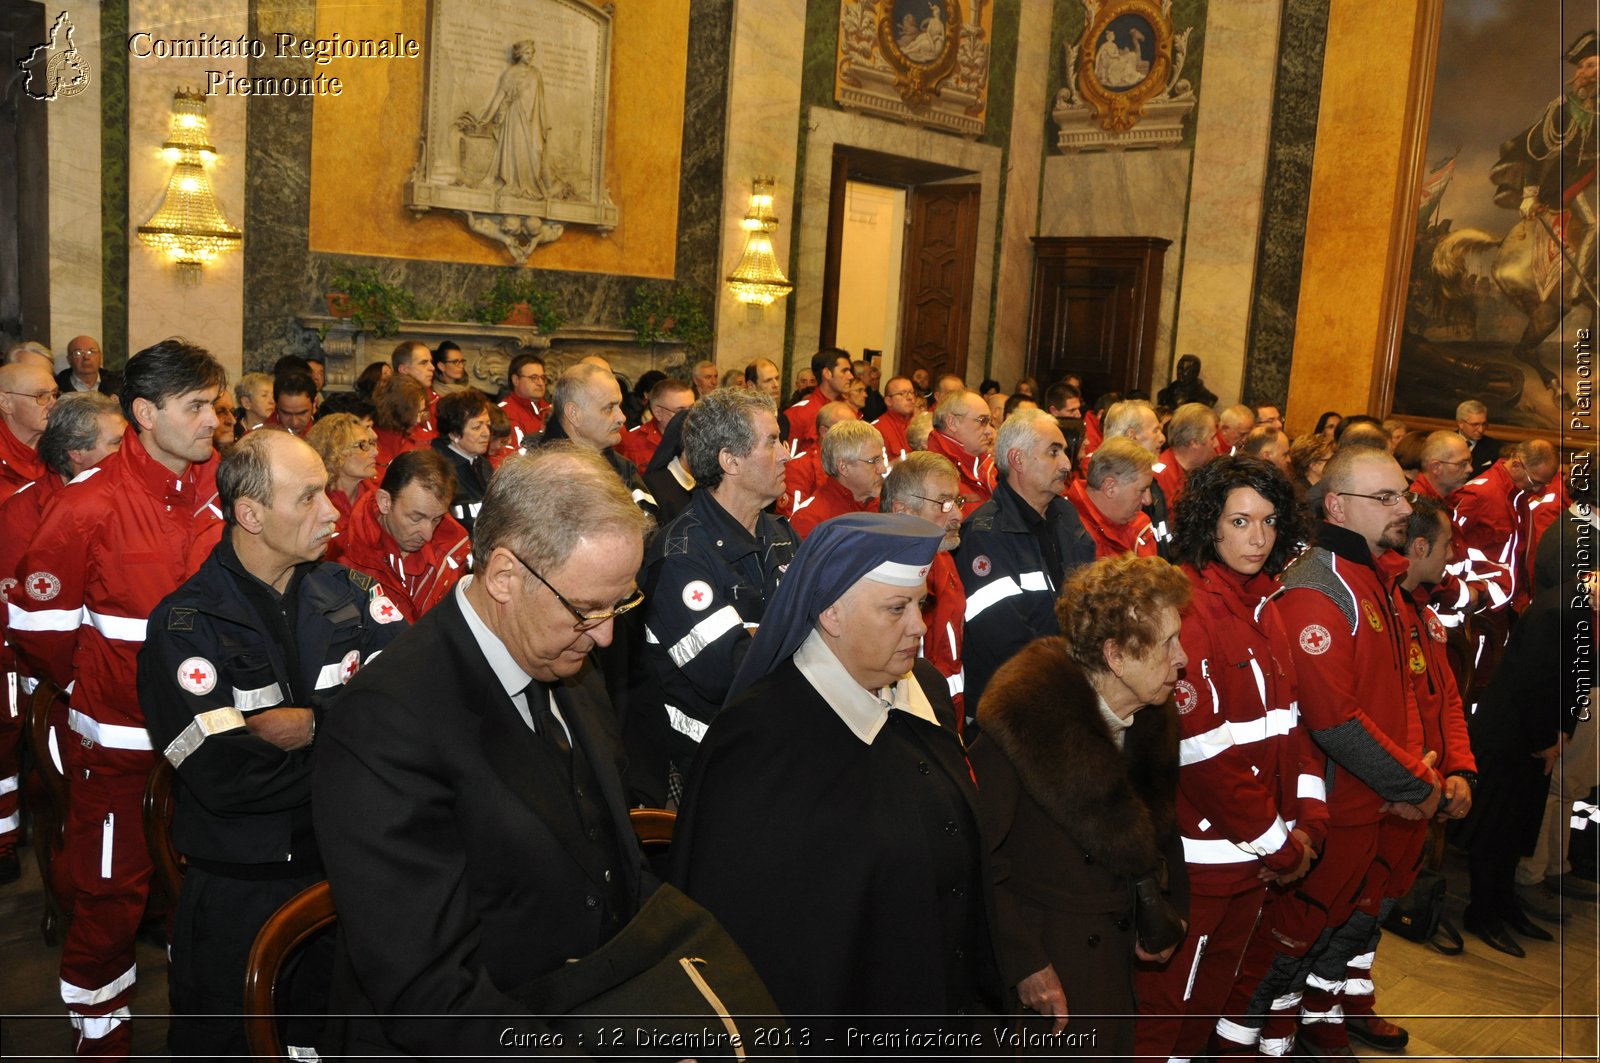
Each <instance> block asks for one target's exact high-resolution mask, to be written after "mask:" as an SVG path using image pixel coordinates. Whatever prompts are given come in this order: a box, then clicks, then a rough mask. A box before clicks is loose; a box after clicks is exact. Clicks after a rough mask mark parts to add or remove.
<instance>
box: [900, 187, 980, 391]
mask: <svg viewBox="0 0 1600 1063" xmlns="http://www.w3.org/2000/svg"><path fill="white" fill-rule="evenodd" d="M978 193H979V186H978V185H965V184H963V185H923V186H921V187H918V188H914V189H912V191H911V197H910V204H909V214H910V231H909V232H908V233H907V236H906V244H905V258H904V261H905V266H904V274H905V288H904V290H903V293H902V295H901V297H900V306H901V312H900V357H899V359H898V361H897V363H896V365H895V372H896V373H897V374H901V375H905V376H910V375H911V373H912V372H913V371H914V370H916V369H926V370H927V371H928V374H929V375H930V376H931V377H932V378H933V379H934V380H937V379H939V374H941V373H954V374H956V375H957V376H962V377H964V376H966V374H967V339H968V336H969V334H970V329H971V326H972V274H973V269H974V266H975V263H976V261H977V252H978Z"/></svg>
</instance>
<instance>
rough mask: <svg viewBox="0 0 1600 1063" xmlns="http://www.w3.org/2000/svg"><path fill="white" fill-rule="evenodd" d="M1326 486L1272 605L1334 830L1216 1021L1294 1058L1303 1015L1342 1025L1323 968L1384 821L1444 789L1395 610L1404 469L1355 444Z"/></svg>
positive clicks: (1281, 895) (1429, 812) (1433, 807)
mask: <svg viewBox="0 0 1600 1063" xmlns="http://www.w3.org/2000/svg"><path fill="white" fill-rule="evenodd" d="M1323 482H1325V483H1326V485H1327V494H1326V495H1325V497H1324V501H1323V512H1324V520H1323V523H1322V524H1321V526H1320V527H1319V528H1318V529H1317V534H1316V537H1315V542H1316V544H1317V545H1316V546H1315V547H1313V548H1312V549H1311V550H1309V551H1308V552H1307V553H1306V555H1305V556H1304V557H1302V559H1301V560H1300V561H1299V562H1297V563H1296V564H1295V565H1294V566H1293V567H1291V568H1290V569H1289V571H1288V572H1287V573H1286V574H1285V576H1284V591H1283V593H1282V595H1281V597H1280V598H1279V599H1278V602H1279V611H1280V615H1281V616H1282V618H1283V625H1284V628H1285V629H1286V631H1287V634H1288V636H1289V643H1290V655H1291V658H1292V660H1293V663H1294V667H1295V671H1296V673H1297V674H1298V676H1299V679H1300V685H1299V689H1300V712H1301V717H1302V719H1303V720H1304V721H1305V723H1306V726H1307V727H1308V728H1309V729H1310V732H1311V737H1312V739H1313V740H1314V741H1315V742H1316V744H1317V745H1318V746H1319V747H1320V748H1321V749H1322V751H1323V752H1324V753H1325V754H1326V755H1327V757H1328V759H1329V760H1330V761H1332V764H1331V766H1330V767H1331V771H1330V772H1328V773H1326V774H1325V775H1324V777H1325V778H1327V780H1328V785H1327V793H1326V795H1324V794H1321V793H1317V794H1315V795H1314V796H1316V797H1318V798H1323V797H1325V799H1326V801H1327V808H1328V827H1327V836H1326V840H1325V842H1324V844H1323V850H1322V854H1321V859H1320V860H1319V861H1318V862H1317V864H1316V865H1315V866H1314V867H1313V868H1312V869H1311V872H1310V873H1309V874H1308V875H1307V876H1306V877H1305V878H1304V879H1302V880H1301V881H1300V882H1299V883H1298V884H1297V886H1296V888H1295V889H1294V890H1293V891H1285V892H1274V893H1273V894H1272V895H1271V896H1270V898H1269V900H1268V902H1267V907H1266V908H1265V910H1264V911H1263V913H1262V916H1261V926H1260V929H1259V930H1258V931H1257V933H1256V934H1255V936H1254V937H1253V938H1252V939H1251V942H1250V945H1249V947H1248V949H1247V950H1246V953H1245V956H1244V959H1243V961H1242V963H1241V965H1240V971H1239V978H1238V981H1237V982H1236V984H1235V987H1234V990H1233V994H1232V996H1231V997H1230V998H1229V1000H1228V1003H1227V1004H1226V1006H1225V1007H1224V1008H1223V1014H1224V1015H1225V1016H1230V1017H1229V1018H1224V1019H1222V1020H1220V1021H1219V1022H1218V1024H1217V1035H1218V1037H1219V1039H1220V1040H1221V1041H1222V1042H1223V1046H1224V1051H1233V1052H1241V1051H1249V1050H1252V1049H1254V1050H1259V1051H1260V1053H1261V1054H1263V1055H1287V1054H1288V1052H1289V1050H1290V1048H1291V1046H1292V1044H1293V1039H1294V1037H1295V1033H1296V1028H1297V1026H1298V1025H1299V1024H1301V1023H1305V1024H1307V1025H1310V1024H1314V1023H1319V1022H1329V1021H1333V1022H1337V1021H1339V1018H1338V1015H1339V1012H1338V1008H1337V1005H1336V1003H1335V1000H1336V998H1334V997H1333V996H1332V995H1331V993H1330V992H1329V991H1328V989H1327V988H1326V987H1327V986H1336V985H1337V982H1338V980H1342V978H1343V977H1344V975H1343V969H1344V968H1343V963H1342V962H1339V963H1337V964H1336V966H1338V968H1339V969H1338V972H1337V973H1336V976H1335V978H1334V979H1328V978H1326V977H1325V976H1324V975H1323V974H1322V973H1321V970H1320V969H1318V968H1316V965H1317V964H1318V962H1319V961H1322V960H1324V958H1325V957H1326V956H1327V955H1328V954H1329V953H1330V942H1331V941H1333V940H1337V938H1338V931H1339V929H1340V928H1342V927H1343V926H1344V924H1345V923H1346V922H1347V921H1348V920H1349V919H1350V917H1351V915H1352V913H1354V912H1355V910H1356V908H1357V905H1358V904H1359V903H1361V902H1362V901H1363V900H1364V899H1365V897H1366V893H1365V886H1366V884H1367V883H1368V881H1369V879H1368V872H1369V870H1371V869H1372V868H1373V866H1374V859H1375V857H1376V856H1377V853H1378V845H1379V840H1380V835H1381V830H1382V826H1381V825H1382V823H1383V822H1384V821H1385V820H1386V819H1388V818H1389V817H1390V816H1399V817H1401V818H1403V819H1407V820H1418V819H1426V818H1430V817H1432V816H1433V815H1434V813H1435V812H1436V811H1438V808H1439V803H1440V798H1441V795H1442V793H1443V780H1442V779H1440V777H1439V775H1438V773H1437V772H1436V771H1435V770H1434V768H1433V761H1434V755H1433V754H1425V753H1424V751H1423V748H1422V747H1423V736H1422V734H1421V733H1420V728H1413V727H1412V725H1411V723H1410V716H1411V715H1412V714H1413V713H1414V711H1415V709H1414V707H1413V708H1408V705H1409V704H1410V701H1409V699H1410V688H1409V682H1410V680H1409V660H1408V657H1407V655H1406V652H1405V650H1404V648H1403V647H1404V640H1403V638H1402V637H1401V635H1400V632H1401V631H1402V630H1403V628H1402V626H1401V622H1400V617H1399V607H1398V600H1399V599H1398V596H1399V595H1400V594H1401V593H1403V592H1402V591H1401V590H1400V582H1401V580H1402V579H1403V577H1404V576H1405V573H1406V568H1407V562H1406V558H1405V556H1404V554H1403V553H1398V552H1397V551H1401V550H1403V549H1404V547H1405V544H1406V526H1407V523H1408V520H1409V518H1410V516H1411V504H1410V502H1409V501H1408V492H1407V487H1406V479H1405V476H1404V474H1403V473H1402V472H1401V471H1400V466H1399V465H1398V464H1397V463H1396V462H1395V460H1394V458H1392V457H1390V456H1389V453H1388V452H1387V451H1385V450H1381V449H1380V450H1375V449H1372V448H1368V447H1356V448H1347V449H1343V450H1340V451H1339V453H1338V454H1336V455H1335V456H1334V457H1333V459H1332V460H1330V461H1329V462H1328V466H1327V469H1326V470H1325V471H1324V473H1323ZM1309 774H1324V773H1320V772H1315V771H1313V772H1310V773H1309ZM1382 877H1383V876H1381V875H1380V876H1375V878H1374V879H1373V881H1377V880H1379V879H1381V878H1382ZM1380 885H1381V882H1380ZM1325 931H1331V933H1325ZM1314 970H1316V971H1317V973H1318V977H1317V978H1315V979H1310V981H1309V982H1308V977H1309V976H1310V975H1312V974H1313V971H1314ZM1302 994H1303V997H1302ZM1302 1000H1303V1007H1302ZM1233 1017H1237V1018H1233Z"/></svg>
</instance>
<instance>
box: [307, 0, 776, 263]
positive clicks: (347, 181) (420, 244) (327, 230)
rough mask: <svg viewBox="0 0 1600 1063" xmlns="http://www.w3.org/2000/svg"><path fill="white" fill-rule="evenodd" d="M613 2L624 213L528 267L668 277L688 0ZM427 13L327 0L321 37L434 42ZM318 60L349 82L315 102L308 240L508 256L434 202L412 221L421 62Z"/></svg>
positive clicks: (615, 188)
mask: <svg viewBox="0 0 1600 1063" xmlns="http://www.w3.org/2000/svg"><path fill="white" fill-rule="evenodd" d="M616 6H617V14H616V18H615V20H614V21H613V23H612V26H613V31H612V53H611V93H610V99H609V120H608V128H607V133H608V136H607V140H606V183H607V187H608V189H609V190H610V193H611V198H612V200H613V201H614V202H615V203H616V204H617V206H618V207H619V208H620V209H621V212H622V217H621V221H620V223H619V224H618V226H617V228H616V229H615V230H614V231H613V232H612V233H611V234H610V235H609V236H601V235H599V234H598V233H596V232H595V231H594V230H593V229H589V228H586V227H582V226H569V227H568V228H567V231H566V234H565V235H564V236H562V237H561V239H560V240H558V241H556V242H555V243H552V244H548V245H546V246H544V247H541V248H539V249H538V250H537V251H535V252H534V254H533V257H532V258H531V259H529V262H528V264H529V265H530V266H536V267H539V268H541V269H560V270H576V271H579V272H588V273H620V274H627V275H631V276H639V277H671V276H673V274H674V272H675V266H676V252H677V240H678V172H679V166H678V155H679V151H680V149H681V147H682V142H683V83H684V71H685V67H686V64H687V62H688V56H687V47H688V30H689V2H688V0H631V2H624V3H619V4H617V5H616ZM427 19H428V12H427V5H426V4H421V3H413V2H408V0H345V2H331V0H322V2H320V3H319V4H318V5H317V34H318V36H319V37H327V36H330V35H332V34H333V33H334V32H339V33H342V34H343V35H344V36H346V37H357V38H362V37H379V38H382V37H389V36H392V35H393V34H395V33H397V32H402V33H405V34H407V35H409V36H412V37H415V38H416V39H418V40H420V41H423V42H424V44H425V43H426V41H427V28H428V26H427ZM509 43H510V42H509V41H508V42H507V45H508V47H509ZM318 69H319V70H321V71H324V72H326V73H328V74H330V75H337V76H338V77H340V78H341V79H343V81H344V91H343V93H342V94H341V95H340V96H338V97H331V96H322V97H319V98H318V99H317V101H316V104H315V107H314V110H313V117H312V131H313V139H312V148H311V249H312V250H313V251H327V252H337V253H343V254H357V255H382V256H386V257H390V258H409V259H429V260H435V261H444V262H467V263H482V264H486V265H507V264H509V263H510V258H509V256H508V255H507V254H506V252H505V250H504V249H503V248H502V247H500V246H499V245H498V244H494V243H490V242H489V241H486V240H485V239H483V238H482V237H479V236H475V235H473V234H472V233H470V232H469V231H467V229H466V228H465V226H464V225H463V224H462V222H461V220H460V218H459V217H457V216H455V215H453V214H449V213H447V212H442V211H432V212H429V213H428V214H427V215H424V216H423V217H422V218H416V219H414V218H413V217H412V216H411V213H410V212H409V211H407V210H406V209H405V207H404V206H403V205H402V203H403V199H404V187H403V186H404V184H405V181H406V179H407V177H409V176H410V174H411V170H412V167H413V166H414V165H415V164H416V161H417V137H418V136H419V135H420V133H421V130H422V99H423V85H424V82H423V73H424V65H423V62H422V61H421V60H417V61H405V60H394V61H374V60H367V61H345V62H339V61H335V62H334V63H332V64H330V65H328V66H326V67H320V68H318ZM797 78H798V75H797Z"/></svg>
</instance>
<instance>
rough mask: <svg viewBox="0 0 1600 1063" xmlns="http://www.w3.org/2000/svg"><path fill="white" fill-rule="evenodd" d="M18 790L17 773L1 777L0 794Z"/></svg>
mask: <svg viewBox="0 0 1600 1063" xmlns="http://www.w3.org/2000/svg"><path fill="white" fill-rule="evenodd" d="M16 791H17V777H16V776H15V775H8V776H6V777H5V778H4V779H0V794H11V793H16Z"/></svg>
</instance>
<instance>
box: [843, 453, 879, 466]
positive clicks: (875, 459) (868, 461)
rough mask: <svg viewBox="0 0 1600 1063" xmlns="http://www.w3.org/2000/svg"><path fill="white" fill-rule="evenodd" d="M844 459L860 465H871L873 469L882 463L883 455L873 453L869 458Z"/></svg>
mask: <svg viewBox="0 0 1600 1063" xmlns="http://www.w3.org/2000/svg"><path fill="white" fill-rule="evenodd" d="M844 460H845V461H854V462H858V463H859V464H862V465H871V466H872V467H873V468H874V469H876V468H877V467H878V466H880V465H882V464H883V455H882V454H874V455H873V456H872V457H870V458H845V459H844Z"/></svg>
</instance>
